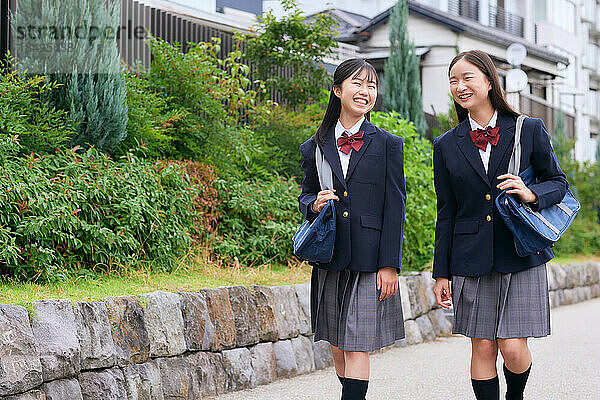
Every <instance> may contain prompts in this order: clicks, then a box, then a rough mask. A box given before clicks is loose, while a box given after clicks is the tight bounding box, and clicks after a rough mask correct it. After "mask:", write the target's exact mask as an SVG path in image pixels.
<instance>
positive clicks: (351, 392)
mask: <svg viewBox="0 0 600 400" xmlns="http://www.w3.org/2000/svg"><path fill="white" fill-rule="evenodd" d="M342 385H343V387H342V400H364V399H365V396H366V395H367V388H368V387H369V381H363V380H360V379H352V378H344V382H343V384H342Z"/></svg>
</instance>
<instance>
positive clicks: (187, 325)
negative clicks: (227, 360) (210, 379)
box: [179, 292, 215, 351]
mask: <svg viewBox="0 0 600 400" xmlns="http://www.w3.org/2000/svg"><path fill="white" fill-rule="evenodd" d="M179 295H180V301H181V303H180V304H181V314H182V316H183V324H184V336H185V342H186V346H187V349H188V350H191V351H196V350H210V349H211V348H213V347H215V326H214V324H213V323H212V321H211V320H210V313H209V311H208V305H207V304H206V297H205V295H204V293H187V292H183V293H180V294H179Z"/></svg>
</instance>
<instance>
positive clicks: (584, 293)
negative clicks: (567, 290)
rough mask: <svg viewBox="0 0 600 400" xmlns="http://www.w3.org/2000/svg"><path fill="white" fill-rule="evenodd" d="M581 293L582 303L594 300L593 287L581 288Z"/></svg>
mask: <svg viewBox="0 0 600 400" xmlns="http://www.w3.org/2000/svg"><path fill="white" fill-rule="evenodd" d="M579 289H580V291H581V301H588V300H591V299H592V287H591V286H583V287H581V288H579Z"/></svg>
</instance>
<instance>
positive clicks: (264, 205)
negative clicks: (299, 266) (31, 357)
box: [214, 178, 302, 266]
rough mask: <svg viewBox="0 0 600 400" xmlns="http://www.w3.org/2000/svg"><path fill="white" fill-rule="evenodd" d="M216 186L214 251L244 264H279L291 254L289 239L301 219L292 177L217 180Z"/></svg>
mask: <svg viewBox="0 0 600 400" xmlns="http://www.w3.org/2000/svg"><path fill="white" fill-rule="evenodd" d="M217 187H218V189H219V197H220V198H221V200H222V203H221V204H220V205H219V206H218V210H219V213H220V220H219V225H218V235H219V240H218V241H217V243H215V245H214V250H215V252H217V253H218V254H220V255H222V256H223V257H225V258H226V259H227V260H228V261H230V262H234V261H235V259H236V258H237V260H238V262H239V263H240V264H241V265H245V266H258V265H262V264H266V263H270V262H278V263H281V262H284V261H285V260H287V259H288V258H290V257H291V256H292V242H291V238H292V236H293V235H294V232H295V231H296V228H297V227H298V225H299V224H300V223H301V222H302V217H301V215H300V213H299V212H298V195H299V194H300V188H299V186H298V184H297V183H296V182H295V181H294V180H292V179H284V178H272V179H271V180H270V181H253V180H246V181H244V180H234V179H229V180H224V179H219V180H217Z"/></svg>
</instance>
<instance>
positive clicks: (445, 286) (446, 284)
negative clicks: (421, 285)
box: [433, 278, 452, 308]
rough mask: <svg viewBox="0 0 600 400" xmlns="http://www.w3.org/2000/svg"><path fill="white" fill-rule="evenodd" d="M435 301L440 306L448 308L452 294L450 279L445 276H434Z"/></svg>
mask: <svg viewBox="0 0 600 400" xmlns="http://www.w3.org/2000/svg"><path fill="white" fill-rule="evenodd" d="M433 291H434V293H435V301H436V302H437V303H438V305H439V306H440V307H442V308H450V305H451V304H452V294H451V293H450V281H449V280H448V279H446V278H435V286H434V288H433Z"/></svg>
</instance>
